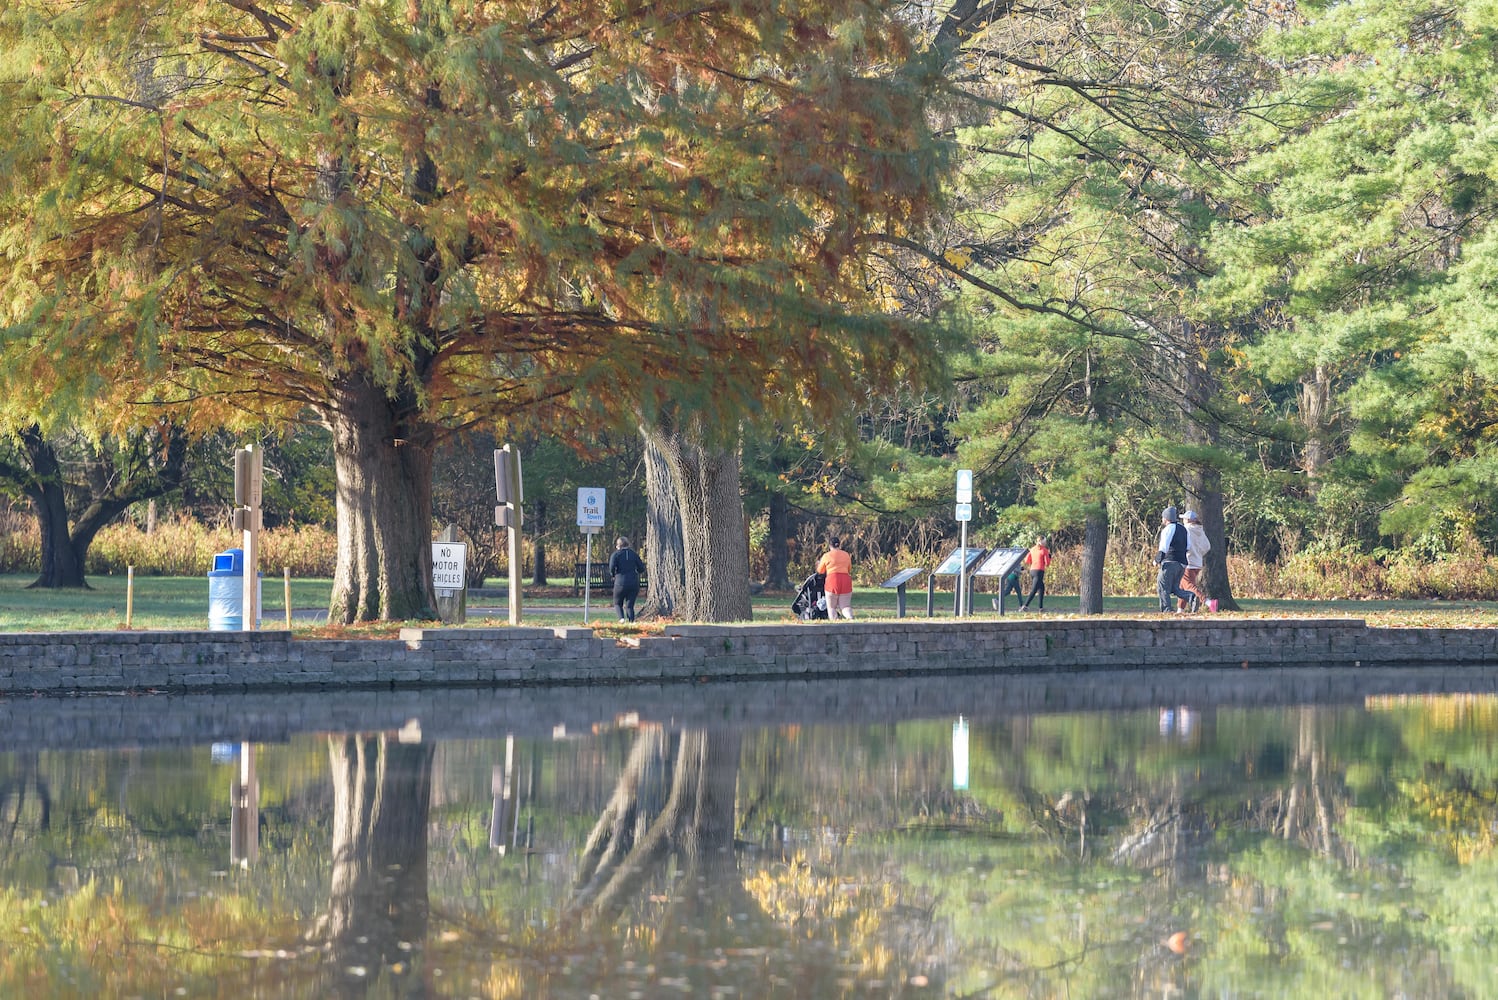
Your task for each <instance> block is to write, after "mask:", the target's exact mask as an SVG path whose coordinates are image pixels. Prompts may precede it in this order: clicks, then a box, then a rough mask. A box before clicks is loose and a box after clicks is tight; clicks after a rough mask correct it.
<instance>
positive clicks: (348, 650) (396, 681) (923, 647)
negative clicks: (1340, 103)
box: [0, 616, 1498, 695]
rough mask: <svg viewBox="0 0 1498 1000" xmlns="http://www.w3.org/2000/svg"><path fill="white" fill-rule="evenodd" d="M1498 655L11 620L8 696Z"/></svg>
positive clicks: (777, 630) (801, 628) (903, 635)
mask: <svg viewBox="0 0 1498 1000" xmlns="http://www.w3.org/2000/svg"><path fill="white" fill-rule="evenodd" d="M1435 663H1439V664H1463V665H1490V664H1498V630H1492V629H1415V628H1369V627H1368V626H1367V625H1366V624H1365V623H1364V622H1362V621H1361V620H1358V619H1295V620H1290V619H1250V618H1228V617H1225V616H1224V617H1220V618H1209V617H1198V618H1189V619H1177V618H1174V617H1171V618H1157V619H1137V618H1134V619H1126V618H1060V619H1051V620H1045V619H1041V620H1036V619H1027V620H1024V621H1012V622H1006V621H993V620H938V621H931V620H911V619H882V620H880V619H875V620H869V621H854V622H839V623H821V622H819V623H811V624H773V625H754V624H748V625H679V626H673V627H670V628H668V629H667V630H666V631H665V634H664V635H655V636H640V637H637V638H631V639H627V640H624V641H622V642H616V641H615V640H613V639H605V638H598V637H596V636H595V635H594V633H593V631H592V630H591V629H588V628H531V627H518V628H489V629H403V630H402V631H401V635H400V638H399V639H385V640H379V639H348V640H324V639H293V638H292V637H291V634H290V633H288V632H284V631H266V632H197V631H192V632H48V633H40V632H38V633H4V634H0V695H18V694H49V695H75V694H92V693H115V692H136V693H144V692H161V693H180V692H245V691H278V690H288V689H289V690H325V689H365V690H371V689H373V690H379V689H400V688H415V687H430V686H469V687H474V686H484V687H488V686H494V685H500V686H513V685H558V684H565V685H575V684H598V683H614V684H619V683H660V682H673V681H684V680H698V679H703V680H706V679H714V680H746V679H756V680H775V679H798V680H799V679H810V678H814V677H835V676H913V675H920V674H950V673H980V672H981V673H987V674H1026V673H1052V672H1075V671H1094V670H1130V669H1141V668H1149V669H1180V668H1185V667H1205V668H1213V667H1243V668H1255V667H1309V666H1334V665H1356V664H1366V665H1379V664H1403V665H1410V666H1419V665H1421V664H1435Z"/></svg>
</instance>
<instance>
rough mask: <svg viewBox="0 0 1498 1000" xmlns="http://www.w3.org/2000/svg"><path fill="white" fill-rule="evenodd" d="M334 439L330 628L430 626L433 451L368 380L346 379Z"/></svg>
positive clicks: (419, 431)
mask: <svg viewBox="0 0 1498 1000" xmlns="http://www.w3.org/2000/svg"><path fill="white" fill-rule="evenodd" d="M327 419H328V422H329V424H330V426H331V428H332V431H333V464H334V472H335V474H336V476H337V484H338V486H337V488H338V496H337V510H338V562H337V566H336V568H335V569H334V572H333V596H332V601H331V603H330V605H329V611H328V620H329V621H332V622H340V623H342V624H345V625H347V624H352V623H353V622H358V621H373V620H377V619H382V620H404V619H432V618H435V617H436V612H435V610H434V609H435V608H436V606H437V603H436V594H435V592H434V591H433V588H432V546H431V541H432V446H431V436H430V434H429V433H426V432H425V431H424V430H423V429H422V428H419V427H414V428H413V427H410V426H408V425H407V424H406V423H405V422H404V421H403V420H402V419H401V417H400V402H399V401H398V400H395V399H391V398H390V396H389V395H388V394H387V393H386V392H385V391H384V390H383V389H381V388H380V387H379V386H377V385H374V384H372V383H371V382H370V381H369V380H368V379H367V378H364V377H362V376H359V375H349V376H346V377H344V378H343V380H342V382H341V384H340V385H339V391H338V393H337V401H336V409H335V410H334V411H333V412H332V413H331V414H330V415H329V416H328V418H327Z"/></svg>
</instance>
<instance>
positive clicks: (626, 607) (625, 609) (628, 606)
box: [614, 583, 640, 621]
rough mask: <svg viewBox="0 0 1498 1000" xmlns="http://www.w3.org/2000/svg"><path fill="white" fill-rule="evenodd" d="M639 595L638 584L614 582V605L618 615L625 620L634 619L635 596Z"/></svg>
mask: <svg viewBox="0 0 1498 1000" xmlns="http://www.w3.org/2000/svg"><path fill="white" fill-rule="evenodd" d="M639 596H640V585H639V584H638V583H633V584H620V583H616V584H614V607H615V608H616V609H617V610H618V612H619V617H620V618H623V619H625V620H626V621H634V620H635V598H636V597H639Z"/></svg>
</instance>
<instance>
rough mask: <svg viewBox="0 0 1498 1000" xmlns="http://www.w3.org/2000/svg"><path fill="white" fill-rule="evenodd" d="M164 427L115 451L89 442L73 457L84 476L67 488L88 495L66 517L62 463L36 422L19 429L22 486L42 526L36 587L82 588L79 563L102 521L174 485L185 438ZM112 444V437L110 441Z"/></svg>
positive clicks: (178, 478) (180, 469)
mask: <svg viewBox="0 0 1498 1000" xmlns="http://www.w3.org/2000/svg"><path fill="white" fill-rule="evenodd" d="M167 430H168V433H165V434H163V435H159V436H157V435H153V434H150V433H141V434H134V435H132V436H131V437H129V438H127V439H126V440H125V446H124V447H123V448H121V449H119V450H118V451H117V452H116V451H107V450H105V449H104V448H101V447H98V446H95V445H89V446H88V450H87V452H86V454H84V455H82V456H81V458H79V459H78V460H77V463H78V464H81V465H82V466H83V469H84V472H85V474H84V476H82V477H81V478H80V479H78V480H77V481H75V482H74V483H73V484H71V488H72V489H74V490H75V491H77V492H81V493H83V494H84V495H85V496H86V497H87V504H86V506H84V507H83V509H82V510H81V511H79V512H78V514H77V516H76V517H73V518H71V519H70V518H69V512H68V505H67V494H68V490H69V488H70V486H69V484H67V483H65V482H64V481H63V463H62V462H61V461H60V460H59V458H58V455H57V451H56V449H55V448H54V447H53V445H52V443H51V442H50V441H48V440H47V439H45V438H44V437H43V436H42V434H41V430H40V429H39V428H37V427H35V426H33V427H31V428H29V429H27V430H26V431H24V432H22V434H21V449H22V451H23V452H24V453H25V455H26V460H27V463H28V465H29V466H30V472H29V474H28V477H27V481H26V483H25V486H24V490H25V493H26V495H27V496H28V497H29V498H30V499H31V502H32V505H33V508H34V509H35V510H36V515H37V522H38V523H39V525H40V526H41V536H42V537H41V542H42V546H41V548H42V553H41V554H42V566H41V575H40V576H39V577H38V578H37V579H36V581H35V582H34V583H32V584H31V586H32V587H38V588H55V587H80V588H87V587H88V583H87V582H86V581H85V580H84V569H85V566H86V563H87V560H88V549H89V546H90V545H92V544H93V543H94V538H95V536H97V535H98V533H99V530H100V529H101V528H103V527H104V526H105V525H107V524H109V523H110V522H112V521H114V520H115V519H116V518H118V517H119V516H120V515H121V514H123V513H124V512H125V511H126V510H127V509H129V507H130V505H131V504H133V503H136V502H138V501H140V500H146V499H150V498H152V497H158V496H162V495H163V494H166V493H169V492H170V491H172V490H174V489H176V488H177V486H178V485H180V484H181V482H182V476H183V474H184V473H185V471H186V467H187V441H186V438H184V437H182V436H181V435H177V434H171V433H170V432H169V431H170V429H169V428H168V429H167ZM109 447H110V448H113V443H112V442H111V444H110V445H109Z"/></svg>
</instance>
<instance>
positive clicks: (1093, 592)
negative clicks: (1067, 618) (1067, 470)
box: [1077, 507, 1108, 615]
mask: <svg viewBox="0 0 1498 1000" xmlns="http://www.w3.org/2000/svg"><path fill="white" fill-rule="evenodd" d="M1107 560H1108V509H1107V508H1106V507H1099V508H1098V509H1097V510H1095V511H1093V512H1092V513H1090V514H1088V515H1087V524H1086V528H1085V531H1084V533H1083V536H1082V568H1081V584H1080V586H1079V588H1078V589H1079V594H1080V597H1079V601H1078V604H1079V606H1078V609H1077V610H1078V611H1080V612H1081V613H1082V614H1084V615H1100V614H1102V613H1103V567H1104V565H1106V564H1107Z"/></svg>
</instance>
